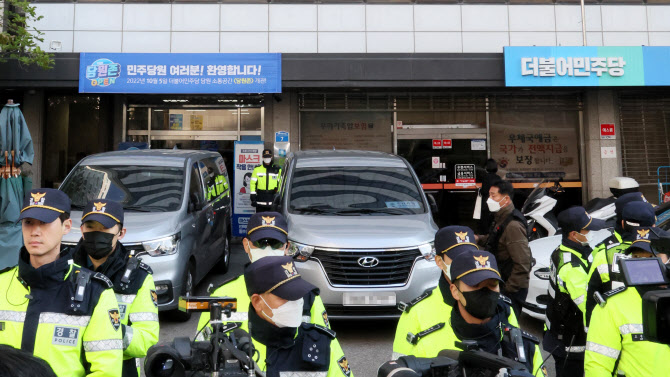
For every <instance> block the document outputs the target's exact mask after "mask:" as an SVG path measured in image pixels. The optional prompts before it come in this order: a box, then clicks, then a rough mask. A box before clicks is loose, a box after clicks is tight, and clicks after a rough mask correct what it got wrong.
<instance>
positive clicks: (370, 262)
mask: <svg viewBox="0 0 670 377" xmlns="http://www.w3.org/2000/svg"><path fill="white" fill-rule="evenodd" d="M378 264H379V259H377V258H375V257H363V258H358V265H359V266H361V267H365V268H372V267H375V266H377V265H378Z"/></svg>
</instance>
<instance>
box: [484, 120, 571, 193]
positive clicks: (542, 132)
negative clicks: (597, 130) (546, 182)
mask: <svg viewBox="0 0 670 377" xmlns="http://www.w3.org/2000/svg"><path fill="white" fill-rule="evenodd" d="M490 120H491V131H490V132H491V157H492V158H493V159H494V160H496V161H497V162H498V166H499V169H498V174H499V175H500V176H502V177H504V178H505V179H510V180H515V181H519V180H521V181H524V180H532V181H537V180H538V179H542V178H549V179H552V178H553V179H556V178H563V179H565V180H571V181H578V180H579V131H578V130H579V112H577V111H556V110H553V111H552V110H549V109H547V110H538V111H518V110H512V109H511V110H509V111H507V110H503V111H492V112H491V118H490Z"/></svg>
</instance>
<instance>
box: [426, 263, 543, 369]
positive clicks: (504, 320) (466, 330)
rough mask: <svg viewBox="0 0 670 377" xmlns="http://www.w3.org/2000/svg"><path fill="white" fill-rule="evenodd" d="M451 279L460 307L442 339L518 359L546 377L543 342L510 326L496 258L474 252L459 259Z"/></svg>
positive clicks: (452, 269) (455, 311)
mask: <svg viewBox="0 0 670 377" xmlns="http://www.w3.org/2000/svg"><path fill="white" fill-rule="evenodd" d="M451 278H452V279H453V284H451V287H450V291H451V295H452V296H453V298H454V299H455V300H456V304H454V307H453V308H452V309H451V319H450V321H449V323H445V325H444V326H445V329H444V330H443V333H442V334H440V335H441V336H442V337H445V338H448V339H453V340H454V341H456V340H458V341H461V342H463V341H475V342H476V343H477V346H478V347H479V349H480V350H482V351H485V352H489V353H492V354H496V355H499V356H503V357H507V358H510V359H514V360H516V361H518V362H520V363H522V364H524V365H525V366H526V368H527V369H528V371H529V372H530V373H532V374H533V375H535V376H546V369H545V368H544V365H543V363H542V354H541V353H540V348H539V346H538V344H539V343H540V341H539V339H537V338H536V337H534V336H533V335H530V334H528V333H526V332H525V331H522V330H521V329H519V328H518V326H517V325H514V324H512V323H510V322H509V317H510V314H511V313H512V312H513V310H512V306H511V304H510V303H509V302H508V301H505V300H503V299H501V296H500V283H503V279H502V278H501V277H500V272H499V271H498V264H497V262H496V259H495V257H494V256H493V254H491V253H489V252H488V251H470V252H466V253H462V254H460V255H458V256H457V257H455V258H454V260H453V262H452V264H451ZM446 348H450V349H457V348H455V347H446ZM438 352H439V350H438Z"/></svg>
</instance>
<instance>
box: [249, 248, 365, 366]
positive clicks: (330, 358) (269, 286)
mask: <svg viewBox="0 0 670 377" xmlns="http://www.w3.org/2000/svg"><path fill="white" fill-rule="evenodd" d="M244 280H245V281H246V282H247V293H248V296H249V299H250V301H251V304H250V305H249V330H250V334H251V338H252V339H253V342H254V346H255V347H256V350H258V351H259V353H260V357H259V362H258V366H259V368H261V369H262V370H264V371H265V372H266V373H267V376H268V377H279V376H280V375H281V376H287V375H294V374H295V375H303V374H301V373H299V372H326V371H327V376H328V377H334V376H346V377H351V376H353V373H352V372H351V369H350V368H349V362H348V361H347V358H346V357H345V356H344V353H343V352H342V348H340V344H339V343H338V341H337V339H335V332H334V331H332V330H330V329H328V328H326V327H323V326H319V325H315V324H313V323H304V322H302V308H303V302H302V301H303V298H304V297H305V296H306V295H307V294H309V292H312V291H314V289H315V288H316V287H314V286H313V285H311V284H309V283H308V282H306V281H305V280H303V279H302V278H301V277H300V274H299V273H298V270H297V269H296V267H295V264H294V263H293V259H292V258H291V257H276V256H270V257H265V258H263V259H261V260H259V261H256V262H254V263H251V264H250V265H248V266H247V268H246V269H245V271H244ZM238 305H239V302H238ZM291 373H294V374H291ZM324 374H325V373H324ZM314 375H321V374H317V373H314Z"/></svg>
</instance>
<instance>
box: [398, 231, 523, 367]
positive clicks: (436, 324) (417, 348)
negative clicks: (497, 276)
mask: <svg viewBox="0 0 670 377" xmlns="http://www.w3.org/2000/svg"><path fill="white" fill-rule="evenodd" d="M474 240H475V234H474V232H473V231H472V229H470V228H468V227H466V226H457V225H454V226H448V227H445V228H442V229H440V230H439V231H437V233H436V234H435V250H437V255H436V256H435V264H437V267H439V268H440V270H441V271H442V273H441V274H440V277H439V279H438V283H437V287H436V288H432V289H429V290H427V291H425V292H424V293H423V294H422V295H420V296H419V297H417V298H415V299H414V300H412V301H411V302H409V303H400V304H399V305H398V308H399V309H400V310H401V311H402V314H401V316H400V320H399V321H398V326H397V327H396V334H395V339H394V341H393V359H397V358H398V357H401V356H405V355H413V356H416V357H434V356H437V354H438V353H439V352H440V351H441V350H443V349H455V348H454V347H455V344H454V341H455V340H456V339H455V338H454V336H453V333H452V332H450V331H449V330H448V329H445V327H449V323H450V319H451V312H452V308H453V307H454V305H455V303H456V300H455V299H454V297H453V296H452V294H451V285H452V277H453V273H452V271H451V269H452V261H453V259H454V258H456V257H457V256H459V255H461V254H470V253H472V252H476V251H478V250H479V249H478V248H477V245H475V243H474ZM499 296H500V297H499V299H500V300H501V301H507V304H508V305H509V304H511V300H509V298H507V297H504V296H502V295H499ZM507 321H508V322H509V323H510V324H512V325H513V326H517V327H518V323H517V319H516V316H515V315H514V312H513V311H510V312H509V315H508V316H507ZM445 334H446V335H445Z"/></svg>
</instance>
